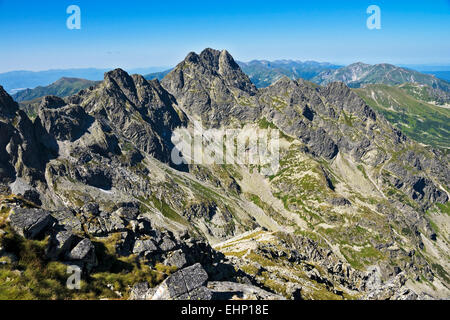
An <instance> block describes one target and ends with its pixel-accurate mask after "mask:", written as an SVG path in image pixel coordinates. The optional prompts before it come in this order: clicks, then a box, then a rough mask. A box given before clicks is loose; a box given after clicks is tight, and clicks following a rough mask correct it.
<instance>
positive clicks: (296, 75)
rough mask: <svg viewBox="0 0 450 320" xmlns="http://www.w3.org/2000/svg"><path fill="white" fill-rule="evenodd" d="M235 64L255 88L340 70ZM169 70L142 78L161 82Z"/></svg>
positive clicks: (290, 63) (285, 63)
mask: <svg viewBox="0 0 450 320" xmlns="http://www.w3.org/2000/svg"><path fill="white" fill-rule="evenodd" d="M236 63H237V64H238V65H239V67H240V68H241V70H242V71H243V72H244V73H246V74H247V75H248V76H249V78H250V80H251V81H252V82H253V84H254V85H255V86H256V87H257V88H265V87H268V86H270V85H271V84H273V83H275V82H276V81H277V80H279V79H281V78H283V77H288V78H289V79H292V80H296V79H300V78H302V79H306V80H309V79H311V78H313V77H315V76H317V75H318V74H319V73H321V72H323V71H328V70H336V69H338V68H341V66H338V65H334V64H331V63H327V62H316V61H305V62H302V61H294V60H276V61H267V60H253V61H250V62H240V61H236ZM171 70H172V69H169V70H166V71H163V72H155V73H151V74H148V75H146V76H144V77H145V78H146V79H147V80H153V79H158V80H162V79H163V78H164V77H165V76H166V75H167V74H168V73H169V72H170V71H171Z"/></svg>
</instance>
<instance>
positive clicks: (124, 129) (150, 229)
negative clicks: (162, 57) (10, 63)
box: [0, 49, 450, 299]
mask: <svg viewBox="0 0 450 320" xmlns="http://www.w3.org/2000/svg"><path fill="white" fill-rule="evenodd" d="M38 109H39V110H38V116H37V118H36V119H35V120H34V121H31V120H30V119H29V118H28V117H27V116H26V115H25V113H23V112H22V111H20V110H19V108H18V105H17V104H16V103H15V102H14V101H13V100H12V99H11V97H9V96H8V95H7V93H6V92H4V91H3V90H2V89H1V88H0V118H1V119H0V132H1V134H0V150H1V153H0V182H1V184H2V189H1V190H2V194H3V196H2V199H3V200H2V201H3V205H4V210H3V211H2V214H3V212H4V214H5V215H8V214H9V215H10V218H9V222H8V223H6V224H5V225H4V226H3V227H2V228H4V229H5V230H8V231H7V233H6V235H7V234H8V233H10V232H16V233H19V234H21V235H22V236H25V237H28V238H35V237H37V238H39V237H42V236H43V235H44V234H47V235H49V236H50V241H49V243H48V249H47V252H48V254H47V258H46V259H47V260H48V259H50V260H51V259H53V260H57V261H63V262H67V261H72V262H73V261H75V262H77V263H79V264H80V265H81V266H82V267H83V268H84V269H85V271H86V272H90V273H91V274H95V273H96V272H100V271H99V270H105V268H106V269H108V268H111V266H109V267H108V266H104V265H102V263H101V261H99V259H98V257H99V255H100V251H99V247H98V245H97V246H96V245H95V242H96V241H108V243H109V244H110V243H111V242H112V243H113V246H112V248H113V249H111V250H112V251H113V252H112V253H111V254H112V255H113V256H115V257H135V258H136V260H135V261H138V263H140V264H145V265H146V266H149V267H150V268H156V266H157V265H158V264H160V263H163V264H166V265H168V266H173V267H174V268H178V269H183V268H185V267H188V266H190V265H194V264H195V263H201V264H202V265H203V267H204V269H205V270H206V272H207V274H208V275H207V280H208V281H210V282H211V281H215V282H211V283H210V284H208V281H206V280H205V281H203V280H202V281H200V282H199V283H196V284H195V288H191V289H192V290H191V289H189V290H187V289H186V290H185V291H183V292H181V291H180V292H178V293H177V294H175V295H174V296H170V294H169V293H170V290H169V289H168V288H169V287H170V284H171V283H173V281H175V282H176V279H178V278H177V277H185V276H186V275H185V273H183V272H180V273H176V274H173V275H172V276H171V277H169V278H168V279H167V280H166V281H165V282H164V283H163V287H161V288H162V289H161V290H169V291H168V292H169V293H167V292H166V293H167V294H166V295H168V296H169V298H180V297H184V296H185V295H186V294H187V295H192V296H193V297H203V298H214V297H222V298H223V297H229V296H227V294H226V292H225V291H227V290H231V291H232V289H233V288H234V289H236V288H239V290H242V291H243V292H245V294H248V297H251V298H257V297H266V298H281V297H286V298H292V297H294V298H295V297H297V298H298V297H299V296H301V297H303V298H311V299H320V298H351V297H352V298H369V299H381V298H395V299H401V298H425V297H427V296H431V297H434V298H438V297H448V294H449V291H448V286H449V285H450V284H449V282H448V272H449V270H450V268H449V267H450V266H449V264H448V261H449V259H448V252H449V250H448V230H449V222H450V221H449V216H448V208H449V204H448V203H449V202H448V190H449V182H450V181H449V180H450V170H449V166H448V156H446V155H444V154H441V153H440V152H439V151H436V150H432V149H430V148H425V147H423V146H421V145H420V144H418V143H417V142H415V141H413V140H410V139H409V138H407V137H406V136H404V135H403V134H402V133H401V132H400V131H398V130H396V129H395V128H393V127H392V126H391V125H390V124H389V122H387V121H386V120H385V119H384V117H383V116H382V115H380V114H378V113H376V112H375V111H373V110H372V109H371V108H370V107H369V106H368V105H367V104H366V103H365V102H364V101H363V100H362V99H360V98H359V97H358V96H357V95H356V94H355V93H354V92H353V91H351V90H350V89H349V88H348V87H347V86H345V85H344V84H343V83H330V84H328V85H327V86H326V87H321V86H317V85H314V84H312V83H309V82H307V81H303V80H298V81H293V80H289V79H287V78H283V79H280V80H279V81H277V82H276V83H275V84H273V85H272V86H270V87H268V88H264V89H257V88H256V87H255V86H254V85H253V84H252V83H251V81H250V80H249V78H248V77H247V76H246V75H245V74H244V73H243V72H242V71H241V70H240V68H239V66H238V65H237V64H236V62H235V61H234V60H233V58H232V57H231V56H230V54H229V53H228V52H227V51H216V50H212V49H206V50H204V51H203V52H202V53H201V54H199V55H198V54H195V53H190V54H189V55H188V56H187V57H186V59H185V60H184V61H183V62H181V63H180V64H179V65H178V66H177V67H176V68H175V69H174V70H172V71H171V72H170V73H169V74H168V75H167V76H166V77H165V78H164V79H163V80H162V81H161V83H160V82H159V81H158V80H152V81H147V80H145V79H144V78H143V77H141V76H139V75H132V76H130V75H128V74H127V73H126V72H124V71H123V70H120V69H117V70H114V71H111V72H108V73H106V74H105V78H104V81H103V82H102V83H100V84H98V85H97V86H95V87H91V88H89V89H84V90H82V91H80V92H79V93H78V94H76V95H73V96H70V97H68V98H65V99H61V98H58V97H53V96H49V97H45V98H44V99H43V100H42V102H41V105H40V106H39V108H38ZM194 123H201V124H202V126H203V127H204V128H205V129H210V128H216V129H217V128H222V129H239V130H243V131H245V130H247V131H249V132H252V131H251V130H263V129H268V128H270V129H272V130H279V131H280V137H281V139H280V143H279V146H280V161H279V170H278V171H277V172H274V173H273V174H271V175H270V176H266V175H264V174H263V173H262V172H263V171H262V170H260V169H261V167H260V166H258V165H248V164H245V163H244V164H212V165H206V164H204V165H202V164H195V165H194V164H184V165H183V164H182V165H176V164H175V163H174V162H173V161H172V156H173V150H174V147H175V146H174V142H173V141H172V137H173V134H174V133H175V132H177V131H178V130H181V129H185V130H187V131H190V130H193V126H194ZM219 147H222V146H221V145H220V146H218V147H217V148H219ZM36 206H37V207H39V208H40V209H26V208H21V209H20V208H19V207H36ZM36 210H37V211H36ZM5 219H6V218H5ZM8 225H10V226H11V227H12V230H14V231H11V230H10V229H7V227H6V226H8ZM30 230H31V231H30ZM61 232H63V233H61ZM6 235H2V237H6ZM30 241H31V240H30ZM88 241H90V242H88ZM91 242H92V243H94V244H93V245H92V244H90V243H91ZM6 249H8V248H6ZM120 259H122V258H120ZM13 266H14V263H13V262H11V267H13ZM191 269H192V270H194V271H195V270H196V271H195V272H196V273H199V274H200V273H202V272H201V271H199V270H197V267H195V268H191ZM191 269H187V271H185V272H186V273H187V272H194V271H192V270H191ZM235 269H236V270H237V271H236V270H235ZM111 272H113V271H111ZM149 272H150V271H149ZM149 274H151V272H150V273H149ZM159 280H162V279H159ZM217 281H219V282H217ZM223 281H228V282H229V281H232V282H234V284H230V283H228V284H226V283H222V282H223ZM137 282H139V281H138V280H136V283H137ZM159 282H160V281H159ZM236 282H244V283H247V285H248V287H246V288H243V287H242V286H239V285H238V284H237V283H236ZM250 284H251V285H250ZM153 285H155V284H153ZM208 286H209V287H208ZM150 287H151V286H149V284H147V285H140V286H138V287H136V288H135V289H133V293H132V296H134V297H135V298H137V296H139V297H141V298H142V297H144V298H152V297H154V296H155V292H154V291H152V289H151V288H150ZM164 288H165V289H164ZM227 288H228V289H227ZM230 288H231V289H230ZM258 288H259V289H258ZM261 288H263V289H264V290H269V291H272V292H271V293H270V292H267V291H264V290H262V289H261ZM141 289H142V290H141ZM144 289H145V290H144ZM221 290H222V291H221ZM261 290H262V291H261ZM211 292H212V293H211ZM210 293H211V294H210ZM121 294H124V295H129V294H130V292H129V290H126V289H123V293H121Z"/></svg>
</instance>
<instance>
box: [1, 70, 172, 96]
mask: <svg viewBox="0 0 450 320" xmlns="http://www.w3.org/2000/svg"><path fill="white" fill-rule="evenodd" d="M164 69H165V68H164V67H149V68H139V69H131V70H127V71H128V72H130V73H139V74H146V73H150V72H158V71H162V70H164ZM108 71H110V69H97V68H85V69H55V70H47V71H11V72H6V73H0V83H1V84H2V86H3V88H4V89H5V90H6V91H8V92H10V93H13V94H14V93H16V92H18V91H20V90H23V89H27V88H36V87H38V86H48V85H49V84H51V83H53V82H55V81H57V80H58V79H61V78H64V77H65V78H82V79H88V80H91V81H98V80H102V79H103V77H104V73H105V72H108Z"/></svg>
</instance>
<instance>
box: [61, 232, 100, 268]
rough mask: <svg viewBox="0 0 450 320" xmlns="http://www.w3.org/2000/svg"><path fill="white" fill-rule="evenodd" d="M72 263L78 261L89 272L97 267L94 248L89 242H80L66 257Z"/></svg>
mask: <svg viewBox="0 0 450 320" xmlns="http://www.w3.org/2000/svg"><path fill="white" fill-rule="evenodd" d="M67 258H68V259H69V260H72V261H79V262H81V263H82V264H83V266H84V267H85V268H86V269H87V270H88V271H89V270H90V269H92V268H93V267H95V266H96V265H97V257H96V256H95V247H94V245H93V244H92V242H91V240H89V239H83V240H81V241H80V242H79V243H78V244H77V245H76V246H75V247H74V248H73V249H72V250H71V251H70V253H69V254H68V255H67Z"/></svg>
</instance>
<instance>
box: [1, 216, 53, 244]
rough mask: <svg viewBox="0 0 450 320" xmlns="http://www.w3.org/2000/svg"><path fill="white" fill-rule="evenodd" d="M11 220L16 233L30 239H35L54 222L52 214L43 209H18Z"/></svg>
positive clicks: (10, 217)
mask: <svg viewBox="0 0 450 320" xmlns="http://www.w3.org/2000/svg"><path fill="white" fill-rule="evenodd" d="M9 219H10V224H11V227H12V228H13V229H14V231H16V232H17V233H18V234H20V235H21V236H23V237H25V238H28V239H35V238H36V237H38V236H39V235H41V234H42V233H43V232H44V231H46V230H47V229H48V228H49V227H50V226H51V225H52V224H53V222H54V218H53V217H52V216H51V215H50V213H49V212H48V211H45V210H42V209H24V208H16V209H14V210H13V212H12V213H11V215H10V216H9Z"/></svg>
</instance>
